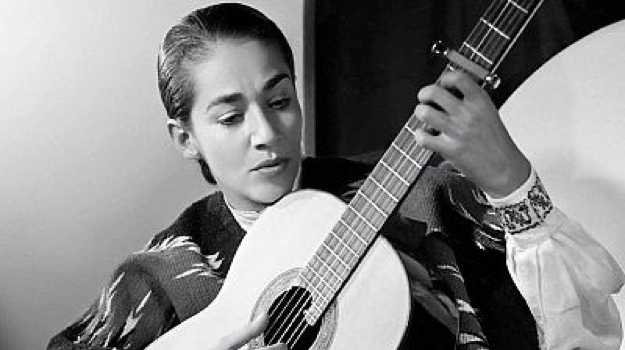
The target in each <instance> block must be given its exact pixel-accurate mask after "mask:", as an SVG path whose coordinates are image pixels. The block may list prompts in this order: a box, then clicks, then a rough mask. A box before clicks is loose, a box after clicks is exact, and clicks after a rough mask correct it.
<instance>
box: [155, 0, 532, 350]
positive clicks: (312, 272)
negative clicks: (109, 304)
mask: <svg viewBox="0 0 625 350" xmlns="http://www.w3.org/2000/svg"><path fill="white" fill-rule="evenodd" d="M541 2H542V0H514V1H513V0H495V1H494V2H493V3H492V4H491V6H490V7H489V8H488V9H487V11H486V12H485V14H484V15H483V16H482V17H481V18H480V20H479V22H478V24H477V25H476V26H475V27H474V29H473V30H472V32H471V34H470V35H469V36H468V38H467V39H466V40H465V41H464V42H463V43H462V45H461V46H460V48H459V49H458V50H457V51H456V50H448V49H444V48H441V47H440V45H439V46H437V47H436V51H437V52H439V53H441V54H443V55H445V56H446V57H447V58H448V59H449V64H448V65H447V67H446V69H447V70H453V69H462V70H465V71H467V72H468V73H470V74H471V75H473V76H474V77H475V78H476V79H477V80H479V81H480V82H482V83H484V84H490V85H496V83H497V79H496V77H495V76H494V75H493V74H492V72H494V71H495V69H496V68H497V66H498V65H499V63H500V62H501V60H502V59H503V57H504V56H505V54H506V53H507V52H508V50H509V49H510V47H511V45H512V44H513V43H514V41H515V40H516V38H517V37H518V35H519V34H520V33H521V31H522V29H523V28H524V26H525V25H526V24H527V22H528V21H529V20H530V18H531V17H532V16H533V14H534V13H535V12H536V10H537V9H538V8H539V5H540V4H541ZM422 127H424V125H421V122H420V121H419V120H418V118H416V117H415V116H414V115H413V116H411V117H410V118H409V119H408V122H407V123H406V124H405V125H404V127H403V128H402V130H401V131H400V132H399V134H398V136H397V137H396V138H395V140H394V141H393V142H392V144H391V146H390V148H389V149H388V150H387V151H386V152H385V153H384V155H383V156H382V158H381V159H380V161H379V162H378V163H377V164H376V166H375V168H374V169H373V171H372V172H371V174H370V175H369V176H368V178H367V179H366V180H365V181H364V183H363V185H362V186H361V188H360V189H359V190H358V192H357V194H356V195H355V196H354V198H353V200H352V201H351V202H350V203H349V204H347V205H345V204H344V203H343V202H342V201H340V200H339V199H337V198H335V197H333V196H331V195H329V194H326V193H323V192H319V191H311V190H301V191H296V192H294V193H292V194H289V195H287V196H285V197H284V198H283V199H281V200H280V201H279V202H278V203H276V204H275V205H273V206H271V207H270V208H268V209H266V210H265V212H264V213H263V215H261V217H260V218H259V219H258V220H257V221H256V222H255V224H254V226H253V228H252V230H250V231H249V232H248V233H247V234H246V236H245V238H244V240H243V242H242V243H241V245H240V247H239V249H238V251H237V253H236V255H235V257H234V261H233V263H232V265H231V268H230V270H229V272H228V277H227V278H226V279H225V282H224V284H223V287H222V289H221V291H220V293H219V294H218V296H217V297H216V299H215V300H214V301H213V302H212V303H211V304H210V305H209V307H207V308H206V309H204V310H202V311H201V312H199V313H198V314H196V315H195V316H193V317H191V318H189V319H187V320H186V321H184V322H182V323H181V324H180V325H178V326H177V327H175V328H173V329H172V330H170V331H169V332H167V333H166V334H164V335H163V336H162V337H160V338H159V339H157V340H156V341H155V342H154V343H153V344H151V345H150V346H149V347H148V349H149V350H165V349H167V350H172V349H186V350H188V349H210V346H211V344H209V343H207V341H206V339H210V340H212V341H214V342H216V341H217V340H218V339H219V338H220V337H223V336H225V335H227V334H229V333H231V332H232V331H234V330H236V329H238V328H240V327H241V326H243V325H244V324H246V323H247V322H249V321H250V320H252V319H254V318H255V317H256V316H257V315H258V314H259V313H261V312H266V313H268V314H269V325H268V326H267V328H266V330H265V332H264V333H263V334H262V335H261V336H259V337H258V338H257V339H254V340H253V341H252V342H250V343H249V344H248V345H247V346H248V347H249V348H252V349H254V348H258V347H261V346H265V345H268V344H274V343H286V344H287V345H288V346H289V348H290V349H297V350H300V349H301V350H304V349H315V350H317V349H319V350H321V349H324V350H326V349H337V350H344V349H359V350H367V349H371V350H384V349H397V348H398V347H399V346H400V344H401V342H402V339H403V338H404V333H405V331H406V328H407V327H408V322H409V316H410V312H411V310H410V306H411V298H410V290H409V282H408V278H407V276H406V272H405V270H404V267H403V265H402V263H401V261H400V259H399V257H398V256H397V253H396V252H395V251H394V249H393V248H392V247H391V246H390V244H389V243H388V242H387V241H386V240H385V239H384V238H383V237H380V234H379V233H380V229H381V228H382V226H383V224H384V223H385V222H386V219H387V218H388V217H389V216H390V215H391V214H392V213H393V211H394V210H395V209H396V207H397V205H398V203H400V201H401V200H402V198H403V197H404V196H405V195H406V194H407V192H408V190H409V189H410V187H411V186H412V185H413V184H414V183H415V181H417V179H418V177H419V175H420V174H421V170H422V169H423V168H424V167H425V166H426V164H427V162H428V161H429V159H430V158H431V156H432V152H431V151H428V150H426V149H424V148H422V147H421V146H420V145H418V144H417V143H416V141H415V139H414V136H413V134H414V132H415V130H417V129H418V128H422ZM207 335H208V336H207Z"/></svg>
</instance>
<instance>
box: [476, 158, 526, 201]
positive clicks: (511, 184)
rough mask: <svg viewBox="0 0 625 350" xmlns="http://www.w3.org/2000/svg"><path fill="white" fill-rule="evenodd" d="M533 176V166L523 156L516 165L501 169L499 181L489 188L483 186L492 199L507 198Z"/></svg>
mask: <svg viewBox="0 0 625 350" xmlns="http://www.w3.org/2000/svg"><path fill="white" fill-rule="evenodd" d="M531 176H532V166H531V164H530V162H529V161H528V160H527V159H526V158H525V157H523V159H522V160H521V161H519V162H517V163H515V166H511V167H508V168H507V169H506V170H502V171H500V172H499V176H498V178H497V181H495V183H494V184H491V186H489V187H488V188H482V191H484V193H485V194H486V195H487V196H488V197H489V198H491V199H499V198H506V197H508V196H510V195H511V194H512V193H514V192H515V191H517V190H518V189H519V188H520V187H521V186H523V184H525V183H527V181H528V180H529V179H530V177H531Z"/></svg>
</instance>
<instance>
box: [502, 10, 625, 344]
mask: <svg viewBox="0 0 625 350" xmlns="http://www.w3.org/2000/svg"><path fill="white" fill-rule="evenodd" d="M623 62H625V20H623V21H620V22H618V23H615V24H612V25H610V26H607V27H605V28H603V29H601V30H599V31H597V32H595V33H593V34H591V35H589V36H587V37H586V38H583V39H581V40H579V41H578V42H576V43H575V44H573V45H572V46H570V47H569V48H567V49H566V50H565V51H563V52H561V53H560V54H558V55H557V56H555V57H554V58H552V59H551V60H550V61H549V62H547V63H546V64H544V65H543V66H542V67H541V68H540V69H539V70H538V71H536V72H535V73H534V74H533V75H532V76H531V77H530V78H528V79H527V80H526V82H525V83H524V85H523V86H521V87H520V88H519V89H518V90H517V91H516V92H515V93H514V94H513V95H512V96H511V97H510V99H509V100H508V101H507V102H506V104H505V105H504V106H503V107H502V109H501V114H502V116H503V118H504V122H505V123H506V124H507V126H508V128H509V130H510V132H511V134H512V136H513V137H514V138H515V140H516V141H517V142H518V144H519V145H520V147H521V148H522V149H523V150H524V152H525V153H526V154H527V156H528V157H529V158H530V159H531V160H532V162H533V164H534V166H535V167H536V168H537V169H538V172H539V174H540V176H541V178H542V180H543V183H545V185H546V187H547V189H548V191H549V194H550V195H551V197H552V200H553V201H554V203H556V204H557V205H558V206H559V207H560V208H561V209H562V210H564V211H565V212H566V213H567V214H568V215H570V216H571V217H573V218H575V219H576V220H577V221H579V222H580V223H581V224H582V225H583V226H584V227H586V229H587V230H588V232H589V233H590V234H591V235H592V236H593V237H594V238H595V239H597V240H598V241H599V242H601V243H602V244H603V245H604V246H605V247H606V248H607V249H608V250H609V251H610V252H611V253H612V255H613V256H614V257H615V259H616V261H617V262H618V263H619V264H620V265H621V267H622V268H625V240H624V239H623V233H625V98H624V97H625V95H624V94H623V92H624V91H625V66H624V65H623ZM615 300H616V303H617V306H618V307H619V308H620V312H621V317H623V316H624V315H625V293H623V292H622V291H621V292H620V293H619V294H617V295H616V296H615ZM621 349H625V346H623V345H621Z"/></svg>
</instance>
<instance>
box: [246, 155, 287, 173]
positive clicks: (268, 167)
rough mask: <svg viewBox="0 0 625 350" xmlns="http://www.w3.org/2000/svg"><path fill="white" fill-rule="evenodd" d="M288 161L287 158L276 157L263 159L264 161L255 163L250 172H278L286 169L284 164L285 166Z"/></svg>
mask: <svg viewBox="0 0 625 350" xmlns="http://www.w3.org/2000/svg"><path fill="white" fill-rule="evenodd" d="M288 160H289V159H288V158H284V157H276V158H271V159H265V160H263V161H260V162H259V163H257V164H256V165H255V166H254V167H253V168H252V171H258V172H273V171H279V170H281V169H283V168H284V167H286V164H287V162H288Z"/></svg>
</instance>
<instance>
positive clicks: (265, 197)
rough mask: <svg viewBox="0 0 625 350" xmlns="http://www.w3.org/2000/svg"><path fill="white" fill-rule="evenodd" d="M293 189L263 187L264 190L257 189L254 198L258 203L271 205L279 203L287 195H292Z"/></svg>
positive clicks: (290, 187) (288, 187) (272, 186)
mask: <svg viewBox="0 0 625 350" xmlns="http://www.w3.org/2000/svg"><path fill="white" fill-rule="evenodd" d="M291 189H292V185H288V186H287V185H284V186H278V185H266V186H262V188H259V189H257V191H255V192H256V193H254V197H255V199H256V201H257V202H259V203H264V204H267V205H270V204H273V203H275V202H277V201H279V200H280V199H281V198H282V197H284V196H285V195H286V194H288V193H290V192H291Z"/></svg>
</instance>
